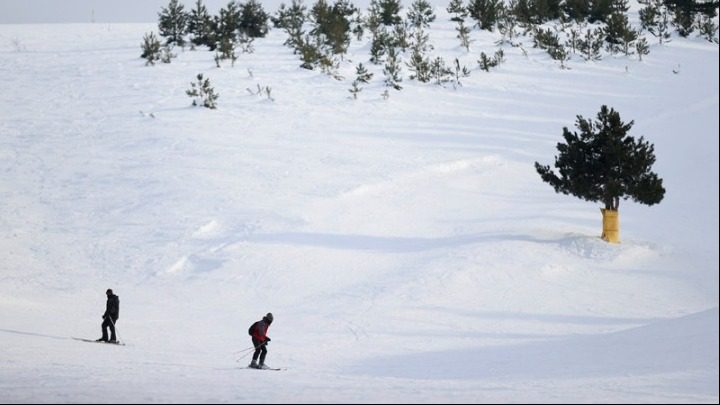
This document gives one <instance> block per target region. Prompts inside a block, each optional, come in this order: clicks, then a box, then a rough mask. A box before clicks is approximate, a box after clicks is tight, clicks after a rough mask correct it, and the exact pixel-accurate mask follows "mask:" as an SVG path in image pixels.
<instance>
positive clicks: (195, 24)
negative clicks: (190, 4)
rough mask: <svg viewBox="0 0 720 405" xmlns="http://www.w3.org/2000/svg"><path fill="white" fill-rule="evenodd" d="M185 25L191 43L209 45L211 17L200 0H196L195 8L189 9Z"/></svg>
mask: <svg viewBox="0 0 720 405" xmlns="http://www.w3.org/2000/svg"><path fill="white" fill-rule="evenodd" d="M187 27H188V33H190V35H192V38H191V39H190V41H191V42H192V43H193V45H207V46H210V45H211V35H212V17H210V14H208V11H207V8H206V7H205V5H204V4H203V3H202V0H197V2H196V3H195V8H194V9H192V10H190V15H189V16H188V26H187Z"/></svg>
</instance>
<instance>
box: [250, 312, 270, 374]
mask: <svg viewBox="0 0 720 405" xmlns="http://www.w3.org/2000/svg"><path fill="white" fill-rule="evenodd" d="M272 322H273V314H271V313H268V314H267V315H265V316H264V317H263V319H262V320H261V321H257V322H255V323H254V324H252V326H250V329H249V330H248V333H249V334H250V336H252V342H253V346H255V353H253V358H252V362H251V363H250V367H251V368H267V366H266V365H265V356H267V345H268V343H270V338H269V337H268V335H267V331H268V328H269V327H270V324H271V323H272ZM258 357H260V363H258V362H257V360H258Z"/></svg>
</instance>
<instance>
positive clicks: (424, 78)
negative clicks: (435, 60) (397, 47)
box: [405, 48, 431, 83]
mask: <svg viewBox="0 0 720 405" xmlns="http://www.w3.org/2000/svg"><path fill="white" fill-rule="evenodd" d="M405 64H406V65H407V67H408V70H410V72H412V73H411V74H410V80H417V81H419V82H421V83H427V82H429V81H430V79H431V76H430V60H429V59H428V58H427V57H426V56H424V55H423V53H422V52H421V51H420V50H419V49H416V48H414V49H413V52H412V54H410V61H409V62H406V63H405Z"/></svg>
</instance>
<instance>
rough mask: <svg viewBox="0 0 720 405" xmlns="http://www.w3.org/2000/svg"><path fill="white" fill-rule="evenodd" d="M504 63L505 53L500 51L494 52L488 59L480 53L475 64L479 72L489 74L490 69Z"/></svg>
mask: <svg viewBox="0 0 720 405" xmlns="http://www.w3.org/2000/svg"><path fill="white" fill-rule="evenodd" d="M504 61H505V52H503V50H502V49H498V50H497V51H495V55H494V56H493V57H489V56H487V55H486V54H485V52H480V59H478V61H477V63H478V66H479V67H480V69H481V70H484V71H486V72H489V71H490V69H491V68H494V67H497V66H500V64H502V63H503V62H504Z"/></svg>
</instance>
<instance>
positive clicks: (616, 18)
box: [603, 12, 638, 55]
mask: <svg viewBox="0 0 720 405" xmlns="http://www.w3.org/2000/svg"><path fill="white" fill-rule="evenodd" d="M603 32H604V34H605V42H607V48H608V51H610V52H613V53H615V52H620V51H622V52H624V53H625V55H628V54H629V52H630V47H631V45H632V43H633V42H634V41H635V40H636V39H637V36H638V34H637V32H636V31H635V30H633V29H632V27H630V23H629V22H628V18H627V15H625V14H623V13H619V12H618V13H614V14H612V15H611V16H610V18H608V20H607V25H606V26H605V29H604V31H603Z"/></svg>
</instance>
